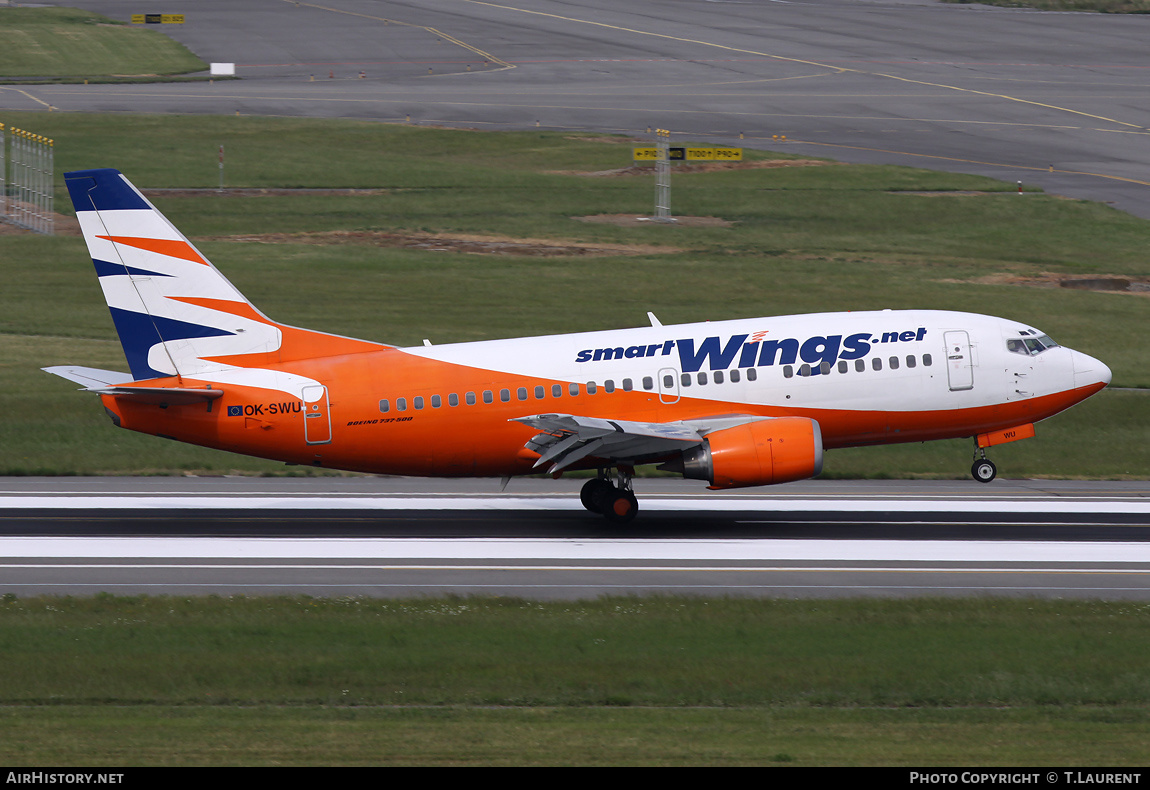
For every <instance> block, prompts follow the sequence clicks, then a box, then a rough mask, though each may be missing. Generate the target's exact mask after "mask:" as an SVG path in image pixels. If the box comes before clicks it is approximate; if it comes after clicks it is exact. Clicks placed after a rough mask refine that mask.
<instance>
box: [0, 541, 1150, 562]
mask: <svg viewBox="0 0 1150 790" xmlns="http://www.w3.org/2000/svg"><path fill="white" fill-rule="evenodd" d="M0 556H2V557H5V558H7V559H9V560H11V559H15V558H18V557H29V558H37V559H50V558H60V559H121V560H122V559H124V558H127V557H135V558H140V559H159V558H171V559H189V560H191V559H209V558H211V559H232V560H254V559H270V560H275V559H301V558H306V559H309V560H317V559H333V560H368V559H376V560H389V559H391V560H405V559H412V560H419V559H424V560H426V559H436V560H480V559H482V560H543V561H560V560H568V561H583V562H585V561H608V560H619V561H634V562H649V563H660V562H662V563H667V562H683V561H695V562H700V561H702V562H732V561H734V562H738V561H742V562H747V563H751V562H779V561H791V560H795V561H817V562H834V561H855V562H979V563H987V562H999V563H1005V562H1013V563H1074V564H1075V565H1081V564H1082V563H1106V564H1113V563H1119V564H1122V565H1130V564H1135V563H1147V564H1150V543H1135V542H1097V543H1088V542H1069V541H1063V542H1047V541H944V540H774V539H760V540H745V539H735V540H706V539H690V540H643V539H635V540H618V539H587V538H557V539H541V538H523V539H504V538H462V539H460V538H436V539H423V538H336V539H332V538H80V537H58V538H57V537H52V538H42V537H36V538H31V537H13V538H0ZM653 567H657V565H656V566H653Z"/></svg>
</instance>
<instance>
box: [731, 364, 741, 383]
mask: <svg viewBox="0 0 1150 790" xmlns="http://www.w3.org/2000/svg"><path fill="white" fill-rule="evenodd" d="M731 383H732V384H738V383H739V369H738V368H735V369H734V370H732V371H731Z"/></svg>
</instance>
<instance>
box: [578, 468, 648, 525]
mask: <svg viewBox="0 0 1150 790" xmlns="http://www.w3.org/2000/svg"><path fill="white" fill-rule="evenodd" d="M633 475H634V470H631V469H624V468H623V467H619V469H618V470H617V471H616V475H615V476H616V480H617V481H618V482H617V483H612V482H611V473H610V471H609V470H607V469H600V470H599V476H598V477H596V478H595V479H593V480H588V481H587V482H586V483H584V484H583V490H582V491H580V492H579V500H580V501H581V502H582V503H583V507H585V508H587V509H588V510H590V511H591V512H592V513H598V514H599V515H601V516H604V517H606V519H607V520H608V521H615V522H618V523H626V522H628V521H630V520H631V519H633V518H635V514H636V513H638V512H639V500H637V499H636V498H635V492H633V491H632V490H631V477H632V476H633Z"/></svg>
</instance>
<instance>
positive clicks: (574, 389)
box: [567, 381, 579, 397]
mask: <svg viewBox="0 0 1150 790" xmlns="http://www.w3.org/2000/svg"><path fill="white" fill-rule="evenodd" d="M567 391H568V392H570V393H571V396H572V397H574V396H576V395H578V394H579V385H578V384H577V383H575V382H574V381H573V382H571V383H570V384H568V385H567Z"/></svg>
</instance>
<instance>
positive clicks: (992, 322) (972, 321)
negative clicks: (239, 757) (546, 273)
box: [45, 169, 1110, 521]
mask: <svg viewBox="0 0 1150 790" xmlns="http://www.w3.org/2000/svg"><path fill="white" fill-rule="evenodd" d="M65 178H66V181H67V185H68V190H69V192H70V194H71V197H72V202H73V203H74V204H75V207H76V215H77V217H78V218H79V221H80V226H81V228H82V229H83V232H84V238H85V240H86V241H87V244H88V250H89V252H90V253H91V256H92V260H93V262H94V264H95V266H96V274H97V276H98V277H99V280H100V285H101V286H102V287H103V290H104V296H105V298H106V300H107V303H108V307H109V309H110V310H111V312H112V320H113V321H114V323H115V325H116V331H117V332H118V333H119V336H120V342H121V343H122V344H123V347H124V354H125V355H126V357H127V361H128V367H129V368H130V369H131V373H130V374H128V373H119V372H115V371H108V370H97V369H93V368H83V367H74V366H59V367H51V368H45V370H47V371H48V372H50V373H54V374H56V375H59V376H62V377H64V378H66V379H69V380H71V381H73V382H76V383H79V384H82V385H84V387H85V391H88V392H94V393H96V394H98V395H99V396H100V399H101V400H102V401H103V404H104V407H105V409H106V410H107V412H108V414H109V415H110V416H111V418H112V421H113V422H114V423H115V424H116V425H118V426H120V427H122V428H128V429H130V430H134V431H140V432H141V433H148V434H154V435H156V436H163V437H167V438H171V439H176V440H179V441H182V442H189V443H191V444H198V445H203V446H206V447H215V448H219V449H222V450H229V451H232V452H237V453H244V454H247V455H254V456H260V457H263V458H271V459H276V460H280V461H284V462H287V463H289V464H307V465H312V466H319V467H324V468H331V469H346V470H354V471H359V472H371V473H381V474H397V475H423V476H445V477H502V478H504V479H505V481H506V479H507V478H510V477H511V476H513V475H522V474H530V473H537V472H541V471H543V472H549V473H551V474H552V475H555V476H558V475H559V474H560V473H561V472H563V471H564V470H574V469H596V470H598V476H597V477H595V478H593V479H591V480H589V481H588V482H587V483H586V484H585V486H584V488H583V492H582V501H583V504H584V505H585V506H586V507H587V508H588V509H589V510H591V511H594V512H598V513H601V514H603V515H605V516H606V517H608V518H609V519H612V520H618V521H625V520H628V519H630V518H633V517H634V515H635V513H636V511H637V507H638V505H637V502H636V499H635V495H634V493H633V492H632V488H631V478H632V476H633V474H634V467H635V466H636V465H640V464H659V465H660V467H659V468H660V469H664V470H671V471H674V472H679V473H681V474H682V475H683V476H684V477H687V478H693V479H701V480H706V481H707V482H708V483H709V484H710V487H711V488H714V489H724V488H734V487H739V486H759V485H770V484H773V483H784V482H789V481H793V480H802V479H805V478H810V477H814V476H816V475H818V474H819V473H820V471H821V469H822V464H823V451H824V450H827V449H834V448H838V447H852V446H859V445H874V444H890V443H896V442H921V441H926V440H931V439H950V438H955V437H973V438H974V444H975V462H974V465H973V467H972V469H971V471H972V474H973V475H974V477H975V479H977V480H980V481H982V482H989V481H991V480H992V479H994V477H995V475H996V469H995V466H994V464H993V463H992V462H990V461H989V460H987V458H986V452H985V448H987V447H990V446H992V445H996V444H1001V443H1004V442H1011V441H1015V440H1018V439H1023V438H1027V437H1030V436H1033V435H1034V423H1036V422H1038V421H1039V420H1043V419H1045V418H1047V417H1050V416H1051V415H1054V414H1057V413H1058V412H1060V411H1062V410H1064V409H1066V408H1068V407H1070V406H1072V405H1074V404H1075V403H1078V402H1079V401H1081V400H1083V399H1085V398H1087V397H1089V396H1090V395H1092V394H1094V393H1096V392H1098V391H1099V390H1101V389H1103V388H1104V387H1105V386H1106V385H1107V384H1108V383H1109V382H1110V370H1109V368H1107V367H1106V365H1104V364H1103V363H1101V362H1099V361H1098V360H1097V359H1094V358H1092V357H1089V356H1087V355H1086V354H1082V353H1080V352H1077V351H1073V350H1071V349H1069V348H1065V347H1062V346H1059V345H1058V344H1057V343H1055V342H1054V341H1053V340H1051V339H1050V337H1048V336H1047V335H1045V334H1044V333H1042V332H1040V331H1038V330H1037V329H1034V328H1033V327H1030V326H1028V325H1026V324H1023V323H1019V322H1017V321H1010V320H1007V319H1003V318H993V317H990V316H984V315H975V314H971V313H957V312H942V311H934V310H901V311H892V310H883V311H878V312H857V313H856V312H848V313H818V314H812V315H795V316H774V317H766V318H751V319H740V320H734V321H717V322H706V323H696V324H681V325H674V326H664V325H663V324H661V323H660V322H659V321H658V320H657V319H656V318H655V316H654V315H652V314H650V313H648V318H649V320H650V326H644V327H639V328H635V329H620V330H608V331H602V332H589V333H582V334H568V335H553V336H547V337H530V338H520V339H513V340H489V341H483V342H477V343H453V344H448V345H438V346H436V345H432V344H431V343H429V342H427V341H425V344H424V345H423V346H421V347H415V348H399V347H395V346H389V345H385V344H381V343H373V342H368V341H364V340H354V339H350V338H345V337H339V336H336V335H330V334H325V333H322V332H313V331H310V330H306V329H297V328H295V327H290V326H285V325H283V324H279V323H276V322H275V321H273V320H271V319H270V318H268V317H267V316H265V315H264V314H263V313H261V312H260V311H259V310H257V309H256V308H255V307H254V306H252V304H251V303H250V302H248V301H247V299H245V298H244V296H243V294H241V293H240V292H239V291H237V290H236V289H235V287H233V286H232V284H231V283H229V282H228V281H227V280H226V279H225V278H224V276H223V275H222V274H220V272H219V271H217V270H216V268H215V267H214V266H212V264H211V263H210V262H209V261H208V260H207V259H206V258H205V257H204V256H203V255H202V254H201V253H200V252H199V251H198V250H197V249H196V248H195V247H194V246H193V245H192V244H191V243H190V242H189V241H188V240H187V239H186V238H185V237H184V236H183V235H182V234H181V233H180V232H179V231H178V230H176V228H175V227H173V226H172V225H171V223H169V222H168V221H167V219H165V218H164V216H163V215H162V214H161V213H160V212H159V211H158V210H157V209H156V208H155V207H154V206H153V205H152V204H151V203H150V202H148V200H147V199H146V198H144V196H143V195H142V194H140V192H139V191H138V190H137V189H136V188H135V187H134V186H132V184H131V183H129V182H128V180H127V179H126V178H124V176H123V175H122V174H121V173H119V172H118V171H116V170H107V169H105V170H85V171H79V172H74V173H67V174H66V175H65Z"/></svg>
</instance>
